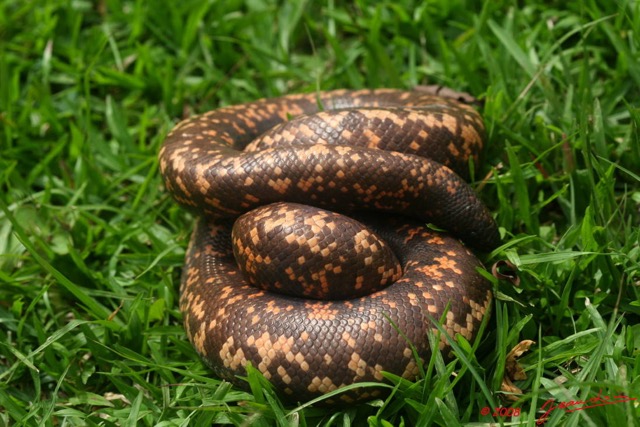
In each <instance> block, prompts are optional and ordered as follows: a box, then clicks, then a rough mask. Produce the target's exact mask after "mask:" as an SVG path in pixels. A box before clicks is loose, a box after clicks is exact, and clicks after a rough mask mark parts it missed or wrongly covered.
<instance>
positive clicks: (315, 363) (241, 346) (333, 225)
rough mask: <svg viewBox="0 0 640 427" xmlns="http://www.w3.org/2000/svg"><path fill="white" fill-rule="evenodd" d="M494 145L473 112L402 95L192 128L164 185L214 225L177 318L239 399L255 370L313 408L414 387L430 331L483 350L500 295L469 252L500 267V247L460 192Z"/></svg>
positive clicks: (272, 109) (166, 156)
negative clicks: (393, 385) (394, 384)
mask: <svg viewBox="0 0 640 427" xmlns="http://www.w3.org/2000/svg"><path fill="white" fill-rule="evenodd" d="M483 140H484V127H483V123H482V120H481V118H480V116H479V115H478V113H477V112H476V111H475V110H474V109H473V108H471V107H469V106H466V105H462V104H459V103H457V102H455V101H453V100H449V99H442V98H438V97H434V96H432V95H427V94H424V93H420V92H402V91H397V90H375V91H333V92H326V93H321V94H319V96H316V95H314V94H310V95H291V96H287V97H283V98H276V99H266V100H260V101H256V102H253V103H249V104H244V105H239V106H231V107H225V108H220V109H218V110H214V111H211V112H208V113H205V114H202V115H199V116H196V117H193V118H191V119H188V120H185V121H183V122H181V123H180V124H178V125H177V126H176V127H175V128H174V129H173V130H172V131H171V133H170V134H169V136H168V137H167V139H166V141H165V143H164V145H163V147H162V150H161V153H160V168H161V171H162V174H163V177H164V179H165V183H166V186H167V188H168V189H169V191H170V192H171V193H172V194H173V196H174V197H175V199H176V200H177V201H178V202H179V203H181V204H182V205H184V206H186V207H188V208H190V209H192V210H194V211H196V212H199V213H200V219H199V220H198V222H197V225H196V228H195V230H194V232H193V236H192V240H191V243H190V247H189V250H188V254H187V258H186V265H185V269H184V272H183V280H182V286H181V309H182V311H183V313H184V316H185V325H186V330H187V334H188V336H189V338H190V339H191V341H192V343H193V344H194V346H195V347H196V349H197V351H198V352H199V353H200V355H201V356H202V357H203V359H204V360H205V361H206V362H207V363H208V364H209V365H210V366H211V367H212V368H213V369H214V370H215V372H216V373H217V374H218V375H220V376H222V377H224V378H227V379H229V380H231V381H234V382H237V379H236V376H237V375H242V374H243V373H244V366H246V364H247V362H251V363H252V364H253V366H255V367H256V368H258V369H259V370H260V371H261V372H262V373H263V374H264V375H265V377H266V378H268V379H269V380H270V381H271V382H272V383H273V384H274V385H276V387H277V388H278V389H279V390H281V391H282V392H283V393H285V394H288V395H291V396H292V397H293V398H295V399H297V400H305V399H308V398H310V397H313V396H317V395H320V394H322V393H326V392H328V391H331V390H335V389H336V388H339V387H342V386H344V385H348V384H352V383H355V382H362V381H382V380H383V377H382V372H383V371H388V372H392V373H394V374H396V375H400V376H402V377H404V378H409V379H411V378H415V377H416V375H417V374H418V365H417V362H416V360H415V357H414V354H413V352H412V350H411V344H412V345H414V346H415V348H416V350H417V352H418V356H419V357H420V358H422V359H423V360H424V359H426V358H428V357H429V354H430V351H429V346H428V343H427V334H428V332H429V331H433V330H435V329H434V326H433V324H432V322H431V321H430V317H431V318H435V319H439V318H441V317H442V316H443V315H444V318H445V322H444V327H445V329H446V330H447V331H448V332H449V334H450V335H451V336H455V334H461V335H463V336H465V337H466V338H467V339H469V340H471V339H473V338H474V335H475V333H476V332H477V329H478V327H479V325H480V322H481V320H482V318H483V316H484V315H485V313H486V311H487V309H488V307H489V304H490V301H491V292H490V286H489V284H488V283H487V281H486V280H484V279H483V278H482V276H481V275H480V274H479V273H478V272H477V268H478V267H480V263H479V262H478V261H477V259H476V258H475V256H473V254H472V253H471V252H469V250H468V249H466V247H465V246H464V245H463V244H461V243H460V242H459V241H458V239H461V240H462V241H464V242H465V243H466V245H468V246H470V247H474V248H478V249H481V250H490V249H493V248H495V247H496V246H497V245H498V243H499V237H498V232H497V227H496V225H495V223H494V221H493V219H492V217H491V215H490V214H489V212H488V211H487V209H486V208H485V207H484V206H483V205H482V203H481V202H480V201H479V200H478V199H477V197H476V196H475V194H474V192H473V190H472V189H471V188H470V187H469V186H468V185H467V184H466V182H465V181H464V180H463V179H462V178H460V176H466V175H467V172H466V171H467V169H468V164H469V162H477V160H478V153H479V152H480V150H481V149H482V145H483ZM453 170H455V171H457V173H455V172H453ZM300 203H302V204H305V205H314V206H318V207H322V208H326V209H328V210H323V209H317V208H311V207H308V206H301V205H300ZM333 211H339V212H341V213H345V212H353V211H358V212H362V211H367V212H369V213H358V214H357V215H356V219H350V218H348V217H344V216H342V215H339V214H337V213H334V212H333ZM247 212H249V213H248V214H245V213H247ZM371 212H377V213H375V214H373V213H371ZM242 214H245V215H242ZM240 215H242V216H241V217H240V219H239V220H238V221H235V220H236V218H238V217H239V216H240ZM234 221H235V226H234ZM425 222H431V223H434V224H435V225H437V226H438V227H440V228H443V229H446V230H448V231H449V232H450V233H451V234H452V235H453V236H455V238H454V237H449V236H447V235H444V234H442V233H436V232H434V231H430V230H428V229H426V228H425V226H424V224H425ZM232 227H233V237H232V235H231V234H232V233H231V229H232ZM234 251H235V256H234ZM279 274H280V275H279ZM252 284H255V285H256V286H252ZM348 287H354V288H355V293H354V294H348V293H345V292H346V289H347V288H348ZM264 289H273V290H275V291H277V290H282V291H284V292H285V293H287V294H288V295H280V294H276V293H275V292H274V291H272V290H264ZM367 289H369V290H367ZM368 292H373V293H372V294H368ZM348 295H351V296H348ZM307 296H308V297H311V298H312V299H307V298H306V297H307ZM324 297H328V298H332V299H333V300H331V301H319V300H317V299H316V298H324ZM445 312H446V314H445ZM398 329H399V330H400V332H399V331H398ZM445 346H446V340H444V339H442V340H441V347H442V348H444V347H445ZM375 394H376V392H375V391H372V389H366V390H355V391H352V392H349V393H347V394H343V395H341V396H342V399H343V400H346V401H350V400H363V399H368V398H372V397H374V396H375Z"/></svg>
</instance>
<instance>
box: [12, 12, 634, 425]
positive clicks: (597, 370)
mask: <svg viewBox="0 0 640 427" xmlns="http://www.w3.org/2000/svg"><path fill="white" fill-rule="evenodd" d="M424 84H434V85H444V86H447V87H451V88H453V89H455V90H458V91H464V92H468V93H470V94H472V95H473V96H475V97H477V98H478V99H479V100H481V104H482V106H481V107H480V108H481V111H482V114H483V116H484V118H485V121H486V126H487V130H488V138H489V144H488V146H487V148H486V151H485V153H484V162H483V164H482V166H481V167H480V168H477V169H476V171H475V181H474V182H473V186H474V188H475V189H476V190H477V192H478V194H479V196H480V197H481V198H482V199H483V200H484V201H485V203H486V204H487V205H488V206H489V208H490V210H491V211H492V212H493V213H494V216H495V218H496V220H497V222H498V224H499V226H500V228H501V232H502V235H503V243H504V244H503V245H502V246H501V247H500V248H499V249H498V250H496V251H494V252H493V253H491V254H488V255H486V256H485V257H484V262H485V265H487V266H490V265H492V264H493V263H494V262H496V261H499V260H508V261H510V262H511V263H513V265H514V266H515V268H516V269H517V271H518V273H517V274H518V276H519V278H520V284H519V286H514V285H513V284H511V283H510V282H509V281H506V280H497V279H494V281H493V286H494V290H495V295H496V299H495V303H494V307H493V314H492V317H491V319H490V321H489V322H488V323H487V325H486V329H485V331H484V333H483V334H482V337H481V339H480V340H478V341H477V342H476V343H474V346H473V348H470V347H469V346H467V345H465V344H464V343H462V344H461V345H460V346H459V347H458V348H457V351H456V354H457V355H458V356H459V357H457V358H456V359H455V360H453V361H452V362H450V363H448V364H444V363H442V361H441V360H440V359H437V358H434V360H433V361H432V362H435V363H434V364H433V365H431V368H432V370H431V375H429V376H427V377H425V378H421V379H420V380H419V381H417V382H416V383H415V384H411V383H407V382H400V383H398V384H397V387H396V389H395V391H394V393H393V394H392V395H391V397H389V398H387V399H384V400H374V401H372V402H369V403H365V404H362V405H353V406H349V407H332V406H329V407H327V406H323V405H321V404H317V403H312V404H307V403H308V402H293V403H291V402H286V401H281V400H280V399H279V398H278V397H277V395H275V394H274V393H273V391H272V390H270V388H269V387H268V386H266V385H265V383H264V381H263V380H262V378H261V377H260V376H259V375H257V374H255V373H250V375H249V382H250V384H251V388H250V389H249V391H245V390H243V389H239V388H235V387H232V386H231V385H230V384H228V383H226V382H221V381H219V380H217V379H216V378H214V377H213V375H212V374H211V372H210V371H209V370H208V369H207V368H206V367H205V366H204V365H203V364H202V363H201V362H200V361H199V359H198V357H197V355H196V353H195V350H194V349H193V348H192V346H191V344H190V343H189V342H188V341H187V339H186V337H185V333H184V330H183V327H182V315H181V313H180V312H179V309H178V304H177V301H178V286H179V279H180V272H181V268H182V263H183V257H184V253H185V249H186V245H187V242H188V238H189V233H190V230H191V227H192V223H193V217H192V216H191V215H190V214H189V213H187V212H185V211H184V210H182V209H181V208H179V207H178V206H177V204H176V203H175V202H174V201H173V200H172V199H171V197H170V196H169V195H168V194H167V192H166V191H165V190H164V188H163V185H162V182H161V179H160V176H159V171H158V161H157V154H158V151H159V148H160V146H161V143H162V141H163V138H164V137H165V136H166V134H167V133H168V131H169V130H170V129H171V128H172V127H173V125H175V124H176V123H177V122H178V121H179V120H180V119H182V118H184V117H187V116H189V115H192V114H196V113H199V112H204V111H207V110H209V109H212V108H216V107H218V106H222V105H229V104H235V103H241V102H246V101H250V100H254V99H257V98H262V97H269V96H277V95H282V94H287V93H296V92H312V91H316V90H326V89H335V88H376V87H396V88H412V87H414V86H416V85H424ZM638 99H640V2H638V1H634V0H578V1H574V2H567V1H554V0H549V1H541V0H538V1H533V0H532V1H519V2H517V1H508V0H496V1H487V2H479V1H471V0H468V1H464V0H451V1H450V0H428V1H424V2H418V1H410V0H400V1H381V2H366V1H364V0H359V1H355V2H353V3H351V2H342V1H337V0H322V1H317V2H312V1H305V0H294V1H290V2H281V3H277V2H275V1H270V0H247V1H240V0H231V1H221V0H220V1H218V0H211V1H195V0H182V1H166V2H160V1H157V0H152V1H143V0H131V1H127V0H97V1H95V2H92V1H85V0H73V1H71V0H69V1H64V0H33V1H24V0H0V425H16V426H18V425H19V426H32V425H33V426H36V425H45V426H56V425H65V426H76V425H78V426H86V425H88V426H92V425H103V426H115V425H131V426H133V425H149V426H173V425H212V424H225V423H228V424H232V425H246V426H248V425H252V426H253V425H256V426H270V425H300V426H311V425H322V426H325V425H327V426H328V425H341V426H349V425H370V426H392V425H405V426H417V425H420V426H426V425H442V426H445V425H446V426H454V425H493V424H491V423H498V424H499V425H520V424H522V425H530V426H532V425H535V422H536V420H537V419H538V418H539V417H541V416H542V415H543V413H544V412H545V411H547V410H548V409H549V408H550V405H551V403H549V402H548V401H549V399H555V403H553V405H556V406H558V405H559V403H560V402H570V401H588V402H589V400H588V399H593V400H591V401H590V402H594V404H593V405H588V404H580V403H574V406H573V409H575V408H577V407H584V406H594V407H592V408H587V409H583V410H577V411H573V412H568V411H566V410H565V409H563V408H561V407H558V408H556V409H555V410H552V411H551V412H550V413H549V418H548V421H547V425H559V424H563V425H570V426H578V425H579V426H602V425H614V426H623V425H637V424H636V423H638V419H640V322H639V320H640V304H639V302H638V301H639V300H640V246H639V239H640V229H639V223H640V108H639V104H638ZM524 340H531V341H534V342H535V343H534V344H533V345H532V346H531V348H530V349H529V351H527V352H524V353H523V354H522V355H521V356H520V357H519V359H518V366H519V367H520V368H521V369H522V372H523V373H524V374H526V377H520V379H517V380H515V385H516V386H517V387H518V388H519V390H520V391H521V392H517V390H515V389H514V390H513V392H508V391H506V389H505V388H504V387H503V386H502V383H503V379H504V377H505V375H506V374H507V371H508V370H509V369H511V368H513V363H507V354H508V353H509V351H510V350H511V349H512V348H513V347H514V346H516V345H517V344H518V343H520V342H521V341H524ZM508 376H512V375H511V374H509V375H508ZM616 396H617V397H616ZM622 396H626V397H627V399H623V398H622ZM607 398H608V399H609V401H608V402H606V403H609V404H607V405H602V403H604V402H605V401H606V399H607ZM598 399H599V400H598ZM632 399H635V400H632ZM596 403H598V405H596ZM545 404H546V406H545ZM501 407H503V408H513V409H512V410H511V412H513V413H515V412H517V413H518V414H519V415H518V416H516V417H508V416H506V414H507V412H506V411H505V410H503V411H502V413H501V412H500V408H501ZM543 407H544V409H543ZM484 408H490V409H489V410H488V411H487V410H483V409H484ZM494 408H498V409H497V410H495V409H494ZM567 409H568V408H567ZM494 412H496V413H495V414H494Z"/></svg>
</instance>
